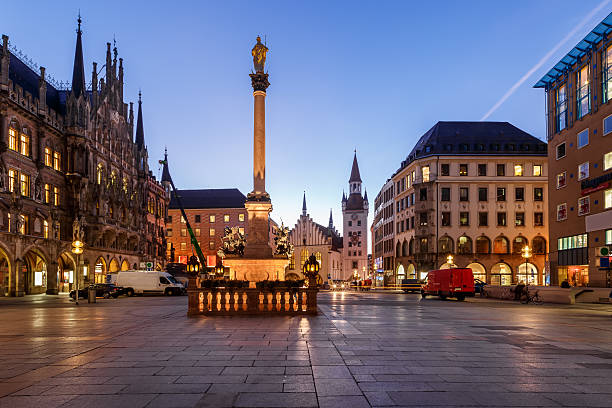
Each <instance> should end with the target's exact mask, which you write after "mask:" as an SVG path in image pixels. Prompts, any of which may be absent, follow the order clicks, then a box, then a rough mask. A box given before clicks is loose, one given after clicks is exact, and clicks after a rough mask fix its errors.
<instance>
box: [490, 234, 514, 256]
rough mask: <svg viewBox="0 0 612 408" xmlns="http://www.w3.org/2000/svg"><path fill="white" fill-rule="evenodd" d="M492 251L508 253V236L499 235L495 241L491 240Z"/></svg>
mask: <svg viewBox="0 0 612 408" xmlns="http://www.w3.org/2000/svg"><path fill="white" fill-rule="evenodd" d="M493 253H494V254H508V253H510V244H509V243H508V238H506V237H501V236H500V237H497V238H495V241H493Z"/></svg>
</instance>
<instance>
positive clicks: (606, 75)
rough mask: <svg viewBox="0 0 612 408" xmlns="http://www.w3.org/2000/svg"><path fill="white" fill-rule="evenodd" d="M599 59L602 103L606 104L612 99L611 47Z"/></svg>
mask: <svg viewBox="0 0 612 408" xmlns="http://www.w3.org/2000/svg"><path fill="white" fill-rule="evenodd" d="M601 57H602V58H601V60H602V61H601V65H603V73H602V74H603V78H602V79H603V102H607V101H609V100H610V99H612V45H611V46H609V47H608V48H606V50H605V51H604V52H602V56H601ZM604 133H605V132H604Z"/></svg>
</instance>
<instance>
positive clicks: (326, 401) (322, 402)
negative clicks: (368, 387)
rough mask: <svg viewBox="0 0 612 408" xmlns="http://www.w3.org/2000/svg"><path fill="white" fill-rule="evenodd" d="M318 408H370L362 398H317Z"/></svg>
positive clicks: (354, 396)
mask: <svg viewBox="0 0 612 408" xmlns="http://www.w3.org/2000/svg"><path fill="white" fill-rule="evenodd" d="M319 407H320V408H370V404H369V403H368V400H367V399H366V398H365V397H363V396H356V395H353V396H329V397H322V396H319Z"/></svg>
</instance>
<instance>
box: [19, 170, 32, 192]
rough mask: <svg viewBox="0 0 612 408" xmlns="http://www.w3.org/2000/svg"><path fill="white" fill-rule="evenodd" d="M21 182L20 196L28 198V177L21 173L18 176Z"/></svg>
mask: <svg viewBox="0 0 612 408" xmlns="http://www.w3.org/2000/svg"><path fill="white" fill-rule="evenodd" d="M20 181H21V195H22V196H25V197H29V196H30V176H28V175H27V174H23V173H21V176H20Z"/></svg>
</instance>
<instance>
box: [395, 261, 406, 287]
mask: <svg viewBox="0 0 612 408" xmlns="http://www.w3.org/2000/svg"><path fill="white" fill-rule="evenodd" d="M402 279H406V271H405V270H404V265H402V264H399V265H398V266H397V282H398V283H401V281H402Z"/></svg>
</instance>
